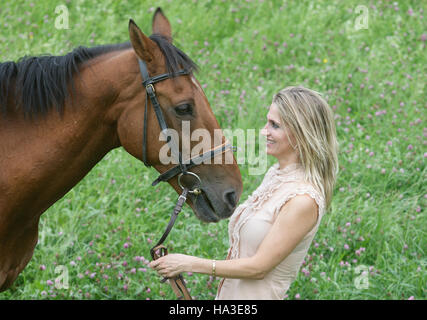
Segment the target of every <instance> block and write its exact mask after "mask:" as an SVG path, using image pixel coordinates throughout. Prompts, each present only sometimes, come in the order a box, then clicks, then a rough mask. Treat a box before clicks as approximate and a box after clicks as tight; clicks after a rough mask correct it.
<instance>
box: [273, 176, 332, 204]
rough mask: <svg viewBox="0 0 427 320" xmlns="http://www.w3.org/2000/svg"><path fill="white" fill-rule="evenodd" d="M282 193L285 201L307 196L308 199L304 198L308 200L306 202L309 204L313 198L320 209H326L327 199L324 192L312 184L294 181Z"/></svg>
mask: <svg viewBox="0 0 427 320" xmlns="http://www.w3.org/2000/svg"><path fill="white" fill-rule="evenodd" d="M281 191H282V194H283V199H284V200H285V201H288V200H290V199H292V198H294V197H297V196H303V195H305V196H306V197H304V198H305V199H306V200H305V201H306V202H307V201H308V202H309V201H310V199H309V198H311V199H312V200H314V201H315V202H316V204H317V205H318V206H319V208H321V209H323V208H324V207H325V198H324V196H323V194H322V192H321V191H320V190H318V188H316V187H315V186H314V185H313V184H311V183H310V182H307V181H293V182H292V183H289V184H286V185H285V186H284V188H283V189H282V190H281ZM307 196H308V197H309V198H308V197H307Z"/></svg>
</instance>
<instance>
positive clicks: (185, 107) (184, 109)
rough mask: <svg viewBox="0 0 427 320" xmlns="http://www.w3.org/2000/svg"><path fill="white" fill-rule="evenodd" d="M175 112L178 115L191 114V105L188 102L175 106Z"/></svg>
mask: <svg viewBox="0 0 427 320" xmlns="http://www.w3.org/2000/svg"><path fill="white" fill-rule="evenodd" d="M175 112H176V113H177V114H178V115H180V116H187V115H192V114H193V107H192V106H191V105H190V104H182V105H179V106H177V107H175Z"/></svg>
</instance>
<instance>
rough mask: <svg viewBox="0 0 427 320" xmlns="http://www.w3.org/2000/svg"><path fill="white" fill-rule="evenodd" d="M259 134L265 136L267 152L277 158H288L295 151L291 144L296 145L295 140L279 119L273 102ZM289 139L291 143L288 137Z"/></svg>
mask: <svg viewBox="0 0 427 320" xmlns="http://www.w3.org/2000/svg"><path fill="white" fill-rule="evenodd" d="M261 134H262V135H264V136H266V137H267V154H269V155H271V156H274V157H275V158H277V159H279V160H280V159H282V158H288V157H289V155H290V154H292V153H294V152H295V149H294V148H293V147H292V146H296V140H295V138H294V136H293V135H292V133H291V132H290V130H288V129H287V128H285V126H284V124H283V123H282V122H281V120H280V114H279V110H278V108H277V106H276V105H275V104H274V103H273V104H272V105H271V107H270V110H269V111H268V114H267V124H266V125H265V126H264V128H263V129H262V130H261ZM288 136H289V139H291V144H292V145H291V144H290V143H289V139H288Z"/></svg>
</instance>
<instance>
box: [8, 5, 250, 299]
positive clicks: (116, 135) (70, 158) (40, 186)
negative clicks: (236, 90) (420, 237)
mask: <svg viewBox="0 0 427 320" xmlns="http://www.w3.org/2000/svg"><path fill="white" fill-rule="evenodd" d="M129 38H130V41H128V42H125V43H120V44H112V45H100V46H96V47H92V48H85V47H78V48H76V49H74V50H73V51H72V52H70V53H68V54H66V55H64V56H52V55H44V56H39V57H24V58H21V59H20V60H19V61H18V62H13V61H8V62H3V63H0V108H1V110H0V168H1V169H0V291H4V290H6V289H8V288H9V287H10V286H11V285H12V283H13V282H14V281H15V280H16V278H17V277H18V275H19V273H20V272H21V271H22V270H23V269H24V268H25V266H26V265H27V263H28V262H29V261H30V259H31V257H32V255H33V252H34V248H35V246H36V244H37V241H38V223H39V219H40V216H41V214H42V213H43V212H45V211H46V210H47V209H48V208H49V207H50V206H52V205H53V204H54V203H55V202H56V201H58V200H59V199H61V198H62V197H63V196H64V195H65V194H66V193H67V192H68V191H69V190H70V189H72V188H73V186H75V185H76V184H77V183H78V182H79V181H80V180H82V179H83V178H84V177H85V176H86V174H87V173H88V172H89V171H90V170H91V169H92V168H93V167H94V166H95V165H96V164H97V163H98V162H99V161H100V160H101V159H102V158H103V157H104V156H105V155H106V154H107V153H108V152H109V151H111V150H113V149H115V148H118V147H123V148H124V149H125V150H126V151H127V152H128V153H129V154H130V155H132V156H133V157H136V158H137V159H139V160H141V161H144V163H146V164H149V165H151V166H152V167H154V168H155V169H156V170H157V171H158V172H159V173H161V174H162V173H165V172H168V170H169V171H170V169H171V168H173V167H174V164H172V163H166V164H165V163H164V162H162V161H161V159H160V156H159V152H160V150H161V148H162V146H164V145H165V142H164V141H163V140H161V139H160V138H159V137H160V132H161V127H160V124H159V123H158V121H156V120H157V119H156V116H157V115H156V112H155V110H153V106H152V102H151V100H149V99H148V98H147V90H148V89H147V88H148V87H147V88H144V86H142V85H141V82H142V80H143V79H142V76H141V73H140V69H139V66H140V65H139V63H142V62H143V63H144V65H146V68H147V72H148V73H149V74H150V75H151V76H152V77H155V76H157V75H162V74H165V73H166V72H169V75H172V76H171V77H169V78H167V79H163V81H161V82H157V83H155V84H151V86H152V89H153V90H155V94H156V96H157V98H158V102H159V105H160V109H161V112H162V113H163V115H164V122H165V123H166V124H167V126H168V127H169V128H172V129H174V130H176V131H177V132H182V131H183V130H182V127H183V121H184V120H185V121H188V122H189V123H190V125H191V129H192V131H194V130H197V129H204V130H207V131H208V132H209V133H210V134H212V137H214V135H215V134H214V132H218V130H219V132H222V131H221V128H220V126H219V123H218V121H217V119H216V118H215V115H214V113H213V111H212V108H211V106H210V104H209V102H208V100H207V98H206V96H205V94H204V92H203V89H202V88H201V86H200V83H199V82H198V81H197V79H196V78H195V76H194V71H196V70H197V65H196V64H195V63H194V62H193V61H192V60H191V59H190V58H189V57H188V56H187V55H186V54H185V53H184V52H183V51H181V50H180V49H178V48H177V47H175V46H174V45H173V43H172V42H173V39H172V30H171V25H170V23H169V20H168V19H167V17H166V16H165V15H164V13H163V11H162V10H161V9H160V8H157V10H156V11H155V13H154V15H153V18H152V35H150V36H147V35H145V34H144V33H143V32H142V31H141V30H140V28H139V27H138V26H137V25H136V24H135V23H134V22H133V21H132V20H130V21H129ZM180 68H184V69H186V70H189V71H188V72H185V73H183V74H180V75H179V76H173V75H174V74H179V72H178V71H177V70H178V69H180ZM147 105H148V108H147ZM144 106H145V108H144ZM143 126H145V129H144V130H142V129H143ZM179 139H180V140H179V142H181V144H180V145H182V148H183V147H184V143H183V140H184V139H189V137H184V136H181V137H180V138H179ZM221 139H222V141H220V142H221V143H224V142H225V141H226V139H225V137H224V136H223V135H222V137H221ZM212 140H213V138H212ZM146 141H147V145H145V146H144V147H145V148H144V152H143V150H142V148H141V146H142V145H143V142H146ZM211 142H212V141H211ZM195 143H196V142H195V141H190V147H193V146H194V144H195ZM214 147H217V146H214ZM181 151H182V150H181ZM228 151H230V150H228ZM228 151H226V152H228ZM145 152H146V153H145ZM182 152H183V151H182ZM226 152H225V153H226ZM230 152H231V151H230ZM225 153H223V154H222V155H221V156H225ZM232 159H233V160H232V161H231V163H227V164H224V163H217V162H215V163H210V164H209V163H205V162H204V163H200V164H199V165H197V166H195V167H193V168H192V169H191V170H192V171H191V172H192V173H193V174H194V175H197V176H198V177H200V181H201V182H202V186H201V187H200V189H201V191H200V192H201V194H190V195H189V197H188V198H187V199H186V203H187V204H188V205H189V206H190V207H191V209H192V210H193V212H194V213H195V215H196V217H197V218H198V219H199V220H201V221H204V222H218V221H219V220H221V219H225V218H228V217H229V216H230V215H231V214H232V213H233V211H234V210H235V207H236V205H237V203H238V201H239V198H240V195H241V193H242V177H241V174H240V170H239V167H238V165H237V163H236V161H235V158H234V155H232ZM180 164H181V162H180ZM185 177H186V178H187V176H185ZM187 180H188V179H187ZM167 182H168V183H169V184H170V185H171V186H172V188H173V189H175V191H176V192H178V193H180V192H181V191H182V189H181V188H182V184H184V185H185V184H186V183H187V184H188V183H190V182H189V181H186V180H185V179H183V181H182V184H181V183H178V182H179V181H178V177H177V176H174V177H172V178H171V179H169V180H167Z"/></svg>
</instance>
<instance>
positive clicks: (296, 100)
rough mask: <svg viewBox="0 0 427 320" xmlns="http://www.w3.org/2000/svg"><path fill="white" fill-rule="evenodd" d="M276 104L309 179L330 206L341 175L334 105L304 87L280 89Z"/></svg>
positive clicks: (275, 97)
mask: <svg viewBox="0 0 427 320" xmlns="http://www.w3.org/2000/svg"><path fill="white" fill-rule="evenodd" d="M273 103H274V104H275V105H276V106H277V107H278V109H279V113H280V117H281V120H282V122H283V124H284V125H285V126H286V128H287V129H289V130H290V132H291V133H292V134H293V136H294V138H295V140H296V148H297V149H298V151H299V158H300V161H301V165H302V167H303V168H304V171H305V178H306V181H308V182H309V183H311V184H313V186H314V187H316V188H317V189H318V190H319V191H320V192H321V193H322V194H323V195H324V197H325V201H326V206H327V207H329V205H330V203H331V200H332V194H333V190H334V185H335V181H336V178H337V175H338V142H337V138H336V131H335V122H334V117H333V113H332V110H331V108H330V107H329V105H328V103H327V102H326V101H325V100H324V99H323V98H322V97H321V95H320V94H319V93H318V92H316V91H314V90H310V89H307V88H304V87H301V86H298V87H287V88H285V89H283V90H281V91H279V92H278V93H277V94H276V95H275V96H274V97H273Z"/></svg>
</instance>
